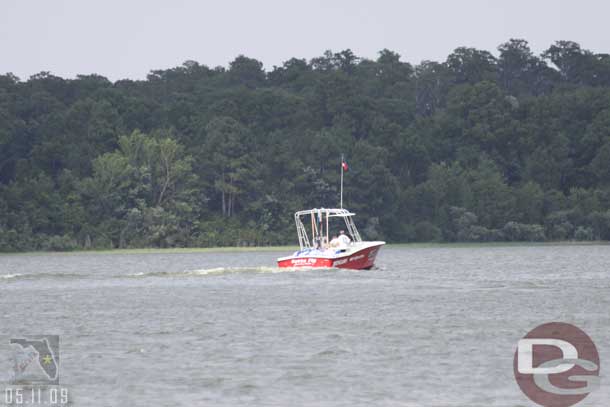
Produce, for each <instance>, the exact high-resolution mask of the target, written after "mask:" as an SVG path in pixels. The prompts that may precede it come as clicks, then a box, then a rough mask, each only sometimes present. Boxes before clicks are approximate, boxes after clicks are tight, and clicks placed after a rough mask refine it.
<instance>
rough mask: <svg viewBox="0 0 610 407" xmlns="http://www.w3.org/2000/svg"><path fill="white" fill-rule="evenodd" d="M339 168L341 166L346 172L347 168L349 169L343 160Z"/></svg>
mask: <svg viewBox="0 0 610 407" xmlns="http://www.w3.org/2000/svg"><path fill="white" fill-rule="evenodd" d="M341 168H343V171H345V172H347V170H349V166H348V165H347V163H346V162H345V160H343V161H342V162H341Z"/></svg>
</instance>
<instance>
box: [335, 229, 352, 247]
mask: <svg viewBox="0 0 610 407" xmlns="http://www.w3.org/2000/svg"><path fill="white" fill-rule="evenodd" d="M338 239H339V243H340V248H341V249H347V246H349V244H350V243H351V242H352V239H350V238H349V236H348V235H346V234H345V231H343V230H342V231H340V232H339V237H338Z"/></svg>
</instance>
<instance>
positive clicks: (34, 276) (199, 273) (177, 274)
mask: <svg viewBox="0 0 610 407" xmlns="http://www.w3.org/2000/svg"><path fill="white" fill-rule="evenodd" d="M308 269H309V270H315V271H317V272H318V271H321V270H323V269H321V268H306V267H292V268H290V267H286V268H280V267H269V266H256V267H213V268H203V269H196V270H182V271H175V270H174V271H150V272H146V271H144V272H136V273H131V274H125V273H123V274H110V275H108V274H107V275H100V274H96V273H79V274H76V273H25V274H21V273H8V274H0V284H3V283H6V284H8V283H12V282H18V281H32V282H34V281H42V280H45V281H46V280H120V279H144V278H174V279H177V278H191V277H205V276H222V275H229V274H243V273H252V274H276V273H291V272H295V271H299V272H304V271H307V270H308ZM324 270H333V269H324Z"/></svg>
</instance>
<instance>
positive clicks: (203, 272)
mask: <svg viewBox="0 0 610 407" xmlns="http://www.w3.org/2000/svg"><path fill="white" fill-rule="evenodd" d="M297 270H299V269H298V268H279V267H267V266H260V267H213V268H207V269H197V270H184V271H151V272H139V273H133V274H128V275H127V277H129V278H150V277H166V278H167V277H168V278H180V277H198V276H210V275H225V274H237V273H259V274H261V273H287V272H293V271H297ZM301 270H302V269H301Z"/></svg>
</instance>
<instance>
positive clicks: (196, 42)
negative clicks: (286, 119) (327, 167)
mask: <svg viewBox="0 0 610 407" xmlns="http://www.w3.org/2000/svg"><path fill="white" fill-rule="evenodd" d="M0 7H1V8H0V10H1V12H0V73H5V72H13V73H14V74H15V75H17V76H19V77H20V78H21V79H27V78H28V77H29V76H30V75H32V74H34V73H37V72H40V71H51V72H52V73H53V74H55V75H59V76H63V77H74V76H75V75H76V74H89V73H98V74H100V75H104V76H106V77H108V78H109V79H111V80H116V79H121V78H132V79H142V78H145V77H146V74H147V73H148V72H149V71H150V70H151V69H165V68H171V67H175V66H178V65H181V64H182V62H184V61H185V60H189V59H193V60H196V61H198V62H200V63H202V64H205V65H208V66H210V67H214V66H217V65H223V66H227V64H228V63H229V62H230V61H231V60H233V59H234V58H235V56H237V55H238V54H244V55H246V56H249V57H252V58H256V59H259V60H260V61H262V62H263V63H264V65H265V69H268V70H269V69H271V68H272V67H273V65H281V64H282V62H283V61H285V60H287V59H289V58H291V57H298V58H307V59H310V58H312V57H315V56H319V55H321V54H322V53H323V52H324V50H326V49H332V50H333V51H340V50H342V49H345V48H351V49H352V50H353V51H354V53H355V54H356V55H358V56H362V57H367V58H376V56H377V52H378V51H379V50H381V49H383V48H389V49H391V50H393V51H396V52H398V53H400V54H401V55H402V57H403V60H405V61H409V62H411V63H419V62H420V61H422V60H424V59H430V60H436V61H442V60H445V58H446V57H447V55H448V54H449V53H451V51H452V50H453V49H455V48H456V47H458V46H472V47H476V48H481V49H485V50H489V51H493V52H494V53H495V50H496V48H497V46H498V45H499V44H501V43H503V42H505V41H506V40H508V39H509V38H524V39H526V40H528V41H529V42H530V46H531V47H532V49H533V50H534V51H535V52H536V53H539V52H541V51H543V50H544V49H546V48H548V46H549V45H551V44H552V43H553V42H554V41H556V40H572V41H576V42H579V43H580V44H581V46H583V47H584V48H587V49H590V50H592V51H594V52H607V53H610V32H609V28H608V16H609V15H610V13H609V12H610V2H608V1H603V0H602V1H593V0H581V1H578V2H576V1H564V0H529V1H528V0H505V1H494V0H443V1H441V0H427V1H425V0H423V1H417V2H415V1H408V0H394V1H391V0H376V1H362V0H336V1H332V0H327V1H323V0H301V1H290V0H259V1H238V0H220V1H218V0H217V1H204V0H200V1H195V0H163V1H160V0H137V1H136V0H134V1H128V0H122V1H120V0H98V1H95V2H94V1H90V0H39V1H32V0H1V2H0Z"/></svg>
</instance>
